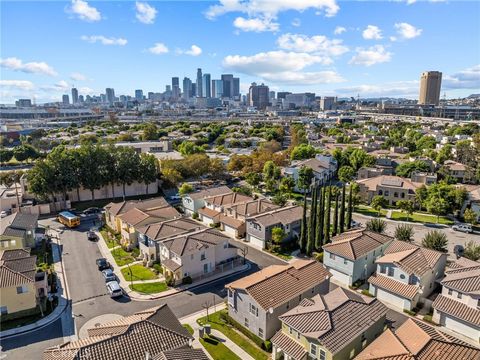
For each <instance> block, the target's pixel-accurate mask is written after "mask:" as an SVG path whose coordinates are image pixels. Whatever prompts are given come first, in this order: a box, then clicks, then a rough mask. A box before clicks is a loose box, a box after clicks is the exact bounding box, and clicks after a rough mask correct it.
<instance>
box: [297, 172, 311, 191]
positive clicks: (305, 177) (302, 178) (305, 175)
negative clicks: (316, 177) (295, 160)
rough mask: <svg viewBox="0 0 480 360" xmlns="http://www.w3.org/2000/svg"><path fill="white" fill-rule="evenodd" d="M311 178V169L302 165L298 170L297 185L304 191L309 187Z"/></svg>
mask: <svg viewBox="0 0 480 360" xmlns="http://www.w3.org/2000/svg"><path fill="white" fill-rule="evenodd" d="M312 179H313V170H312V168H309V167H306V166H302V167H301V168H300V169H299V170H298V179H297V187H298V188H299V189H301V190H303V191H305V192H307V189H308V188H309V187H310V184H311V183H312Z"/></svg>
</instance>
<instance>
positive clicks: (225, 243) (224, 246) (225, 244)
mask: <svg viewBox="0 0 480 360" xmlns="http://www.w3.org/2000/svg"><path fill="white" fill-rule="evenodd" d="M223 248H224V249H226V248H228V243H227V242H226V241H225V242H224V243H223Z"/></svg>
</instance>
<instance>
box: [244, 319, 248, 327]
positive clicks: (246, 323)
mask: <svg viewBox="0 0 480 360" xmlns="http://www.w3.org/2000/svg"><path fill="white" fill-rule="evenodd" d="M243 324H244V325H245V327H246V328H248V319H247V318H245V322H244V323H243Z"/></svg>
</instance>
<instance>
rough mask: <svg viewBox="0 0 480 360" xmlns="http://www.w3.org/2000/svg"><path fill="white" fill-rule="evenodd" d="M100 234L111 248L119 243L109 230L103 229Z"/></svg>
mask: <svg viewBox="0 0 480 360" xmlns="http://www.w3.org/2000/svg"><path fill="white" fill-rule="evenodd" d="M100 234H102V237H103V240H105V243H106V244H107V246H108V248H109V249H111V248H113V247H114V246H117V245H118V243H117V242H116V241H115V240H114V239H113V238H112V237H111V236H110V234H109V233H108V231H107V230H101V231H100Z"/></svg>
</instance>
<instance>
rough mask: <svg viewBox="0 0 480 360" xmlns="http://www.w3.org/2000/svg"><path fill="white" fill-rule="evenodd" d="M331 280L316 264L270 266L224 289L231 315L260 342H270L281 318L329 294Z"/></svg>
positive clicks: (309, 261)
mask: <svg viewBox="0 0 480 360" xmlns="http://www.w3.org/2000/svg"><path fill="white" fill-rule="evenodd" d="M330 276H331V275H330V273H329V272H328V271H327V270H326V269H325V267H324V266H323V265H322V264H321V263H319V262H317V261H315V260H300V259H297V260H295V261H293V262H292V263H290V264H285V265H271V266H268V267H266V268H264V269H262V270H260V271H258V272H256V273H253V274H251V275H249V276H245V277H243V278H241V279H239V280H236V281H234V282H232V283H230V284H228V285H226V286H225V287H226V288H227V289H228V314H229V315H230V316H231V317H232V318H233V319H234V320H235V321H236V322H238V323H239V324H240V325H241V326H244V327H245V328H246V329H248V330H249V331H250V332H252V333H253V334H255V335H257V336H258V337H260V338H261V339H263V340H267V339H270V338H271V337H272V336H273V335H274V334H275V333H276V332H277V331H278V330H279V329H280V327H281V322H280V320H279V316H281V315H282V314H284V313H285V312H286V311H288V310H290V309H292V308H294V307H295V306H297V305H298V304H299V303H300V302H301V301H302V299H305V298H308V297H312V296H315V295H317V294H326V293H327V292H328V289H329V284H330V281H329V278H330Z"/></svg>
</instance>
